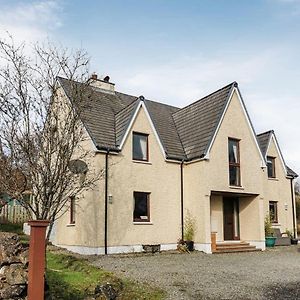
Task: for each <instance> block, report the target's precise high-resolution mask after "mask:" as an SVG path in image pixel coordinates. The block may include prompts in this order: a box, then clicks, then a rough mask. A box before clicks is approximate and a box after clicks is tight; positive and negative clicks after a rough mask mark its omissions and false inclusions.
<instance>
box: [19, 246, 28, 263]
mask: <svg viewBox="0 0 300 300" xmlns="http://www.w3.org/2000/svg"><path fill="white" fill-rule="evenodd" d="M19 257H20V261H21V263H22V264H23V265H24V266H26V267H28V258H29V249H26V250H24V251H22V252H21V253H20V255H19Z"/></svg>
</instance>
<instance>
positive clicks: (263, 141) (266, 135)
mask: <svg viewBox="0 0 300 300" xmlns="http://www.w3.org/2000/svg"><path fill="white" fill-rule="evenodd" d="M272 134H274V130H269V131H266V132H263V133H260V134H258V135H257V136H256V137H257V141H258V144H259V147H260V149H261V152H262V155H263V156H264V157H266V155H267V150H268V146H269V142H270V139H271V136H272ZM274 135H275V134H274ZM275 138H276V137H275ZM285 167H286V171H287V176H291V177H298V174H297V173H295V172H294V171H293V170H292V169H291V168H290V167H288V166H287V165H285Z"/></svg>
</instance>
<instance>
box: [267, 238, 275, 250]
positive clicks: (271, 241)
mask: <svg viewBox="0 0 300 300" xmlns="http://www.w3.org/2000/svg"><path fill="white" fill-rule="evenodd" d="M275 241H276V237H273V236H266V247H274V245H275Z"/></svg>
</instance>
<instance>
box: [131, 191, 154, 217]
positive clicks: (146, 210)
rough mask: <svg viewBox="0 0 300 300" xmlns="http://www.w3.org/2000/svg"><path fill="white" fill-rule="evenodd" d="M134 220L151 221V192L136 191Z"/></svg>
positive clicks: (134, 194) (134, 195) (134, 196)
mask: <svg viewBox="0 0 300 300" xmlns="http://www.w3.org/2000/svg"><path fill="white" fill-rule="evenodd" d="M133 198H134V211H133V221H134V222H150V205H149V198H150V194H149V193H144V192H134V193H133Z"/></svg>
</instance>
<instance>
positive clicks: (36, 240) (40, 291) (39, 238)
mask: <svg viewBox="0 0 300 300" xmlns="http://www.w3.org/2000/svg"><path fill="white" fill-rule="evenodd" d="M28 224H29V225H30V243H29V266H28V267H29V270H28V300H43V299H44V280H45V279H44V274H45V251H46V229H47V226H48V225H49V221H46V220H36V221H29V222H28Z"/></svg>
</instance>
